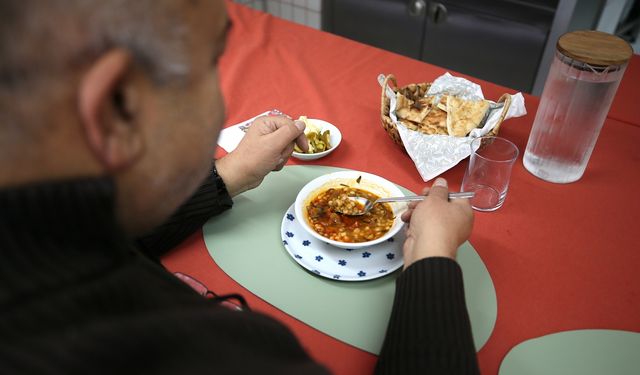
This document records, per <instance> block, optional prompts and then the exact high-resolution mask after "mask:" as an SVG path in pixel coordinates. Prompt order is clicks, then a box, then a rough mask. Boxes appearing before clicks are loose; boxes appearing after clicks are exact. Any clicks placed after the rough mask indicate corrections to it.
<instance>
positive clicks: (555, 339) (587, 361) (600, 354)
mask: <svg viewBox="0 0 640 375" xmlns="http://www.w3.org/2000/svg"><path fill="white" fill-rule="evenodd" d="M639 373H640V334H639V333H635V332H627V331H615V330H601V329H586V330H579V331H566V332H559V333H554V334H551V335H547V336H542V337H538V338H535V339H533V340H528V341H525V342H523V343H521V344H519V345H518V346H516V347H515V348H513V349H511V351H509V353H508V354H507V356H506V357H505V359H504V360H503V361H502V364H501V365H500V375H566V374H580V375H602V374H607V375H635V374H639Z"/></svg>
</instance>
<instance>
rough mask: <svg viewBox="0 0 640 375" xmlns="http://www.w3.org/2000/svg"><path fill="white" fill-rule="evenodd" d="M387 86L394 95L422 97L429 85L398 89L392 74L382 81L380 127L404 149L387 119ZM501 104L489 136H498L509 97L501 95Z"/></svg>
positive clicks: (417, 129) (409, 125)
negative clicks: (495, 123) (496, 121)
mask: <svg viewBox="0 0 640 375" xmlns="http://www.w3.org/2000/svg"><path fill="white" fill-rule="evenodd" d="M391 83H393V85H391ZM387 85H389V87H390V88H391V89H392V90H393V92H394V93H397V92H400V93H401V94H403V95H405V96H407V97H423V96H424V95H425V93H426V92H427V91H428V90H429V87H431V84H430V83H427V82H425V83H412V84H409V85H406V86H403V87H400V88H398V83H397V82H396V77H395V76H394V75H393V74H389V75H387V76H386V77H385V78H384V81H383V84H382V95H381V99H380V117H381V119H382V127H383V128H384V130H385V131H386V132H387V134H389V137H391V139H392V140H393V141H394V142H395V143H396V144H398V145H400V146H402V147H403V148H404V145H403V144H402V139H401V138H400V133H398V129H397V127H396V124H395V123H394V122H393V120H391V117H389V105H390V100H389V98H388V97H387V95H385V90H386V87H387ZM502 102H504V107H502V112H501V113H500V117H499V119H498V124H497V125H496V127H495V128H493V129H492V130H491V132H490V133H489V135H497V134H498V131H499V130H500V125H501V124H502V121H504V118H505V116H506V115H507V112H508V111H509V106H510V105H511V95H509V94H503V95H502V96H501V97H500V99H498V101H497V103H502ZM403 124H405V125H407V128H409V129H410V130H415V131H422V129H421V128H419V127H417V126H414V125H411V124H406V123H403Z"/></svg>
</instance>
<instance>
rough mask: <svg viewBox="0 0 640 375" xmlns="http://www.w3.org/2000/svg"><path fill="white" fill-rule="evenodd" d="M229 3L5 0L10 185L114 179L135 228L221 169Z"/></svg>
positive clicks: (121, 208) (3, 61) (3, 110)
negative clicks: (221, 62) (221, 64)
mask: <svg viewBox="0 0 640 375" xmlns="http://www.w3.org/2000/svg"><path fill="white" fill-rule="evenodd" d="M227 28H228V19H227V16H226V11H225V7H224V1H223V0H21V1H0V188H2V186H7V185H16V184H26V183H34V182H38V181H46V180H51V179H72V178H74V177H79V176H109V177H111V178H112V179H113V180H114V181H115V182H116V185H117V187H118V215H119V217H120V219H121V220H122V223H123V225H125V226H126V227H127V229H130V230H131V231H134V232H135V231H140V230H144V229H145V228H148V227H149V226H151V225H154V224H158V222H159V220H162V219H163V218H165V217H166V216H167V215H168V214H170V213H171V211H172V210H173V209H175V208H176V207H177V205H178V204H180V203H181V202H182V201H183V200H184V199H185V198H186V197H188V195H189V194H191V193H192V192H193V191H194V189H195V188H196V187H197V186H198V184H199V183H200V182H201V181H202V179H203V178H204V176H205V175H206V174H207V171H208V170H209V168H210V165H211V153H212V150H213V149H214V147H215V141H216V137H217V134H218V131H219V129H220V127H221V125H222V122H223V119H224V105H223V102H222V96H221V93H220V89H219V83H218V74H217V61H218V57H219V56H220V55H221V54H222V51H223V49H224V44H225V43H224V42H225V39H226V34H227Z"/></svg>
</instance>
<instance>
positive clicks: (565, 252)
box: [162, 1, 640, 374]
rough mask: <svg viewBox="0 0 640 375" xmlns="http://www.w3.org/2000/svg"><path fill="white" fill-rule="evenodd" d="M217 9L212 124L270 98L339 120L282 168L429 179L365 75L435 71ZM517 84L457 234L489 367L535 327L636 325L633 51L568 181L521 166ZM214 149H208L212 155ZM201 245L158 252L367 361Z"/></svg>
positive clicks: (318, 353) (544, 331) (638, 170)
mask: <svg viewBox="0 0 640 375" xmlns="http://www.w3.org/2000/svg"><path fill="white" fill-rule="evenodd" d="M227 12H228V15H229V19H230V20H231V24H232V26H231V28H230V30H229V35H228V40H227V47H226V51H225V53H224V56H223V57H222V59H221V61H220V64H219V77H220V85H221V89H222V92H223V95H224V101H225V105H226V121H225V126H230V125H233V124H237V123H240V122H242V121H244V120H246V119H249V118H251V117H253V116H256V115H257V114H260V113H262V112H264V111H268V110H271V109H277V110H279V111H282V112H283V113H286V114H288V115H290V116H292V117H294V118H297V117H298V116H300V115H306V116H308V117H310V118H318V119H323V120H325V121H328V122H330V123H331V124H334V125H335V126H336V127H337V128H338V129H340V131H341V133H342V142H341V144H340V145H339V147H338V148H336V149H335V151H334V152H332V153H331V154H329V155H328V156H326V157H323V158H321V159H318V160H311V161H301V160H297V159H293V158H291V159H289V161H288V162H287V165H288V166H296V165H305V166H309V165H311V166H328V167H339V168H345V169H352V170H358V171H363V172H368V173H372V174H375V175H379V176H382V177H384V178H386V179H388V180H390V181H393V182H394V183H396V184H398V185H401V186H403V187H404V188H406V189H408V190H410V191H412V192H416V193H418V192H420V191H421V190H422V189H423V188H424V187H425V186H430V184H431V183H432V182H433V181H429V182H425V181H423V179H422V178H421V177H420V174H419V173H418V171H417V169H416V167H415V165H414V163H413V161H412V159H411V158H410V157H409V155H407V153H406V152H405V150H404V149H403V148H402V147H401V146H399V145H397V144H395V143H394V142H392V140H391V138H390V137H389V135H388V134H387V133H386V131H385V129H384V128H383V127H382V122H381V113H380V105H381V101H380V100H381V99H380V98H381V88H380V85H379V83H378V81H377V77H378V75H379V74H394V75H395V76H396V77H397V80H398V84H399V85H400V86H403V85H407V84H410V83H417V82H432V81H433V80H434V79H436V78H437V77H439V76H441V75H442V74H444V73H445V72H447V71H448V70H447V69H445V68H443V67H439V66H435V65H431V64H429V63H427V62H423V61H418V60H415V59H411V58H408V57H404V56H401V55H398V54H395V53H392V52H388V51H385V50H382V49H378V48H375V47H372V46H368V45H365V44H361V43H358V42H356V41H352V40H348V39H345V38H342V37H340V36H336V35H333V34H330V33H327V32H323V31H320V30H316V29H312V28H309V27H307V26H304V25H300V24H295V23H293V22H289V21H286V20H283V19H280V18H277V17H274V16H272V15H270V14H268V13H264V12H260V11H257V10H254V9H251V8H249V7H246V6H243V5H239V4H236V3H234V2H231V1H228V2H227ZM354 22H355V21H354ZM468 58H469V59H475V58H477V59H481V58H486V56H485V57H483V56H472V55H470V56H468ZM500 58H502V59H508V58H509V56H501V57H500ZM449 72H450V73H451V74H453V75H455V76H459V77H464V78H466V79H468V80H470V81H472V82H475V83H477V84H479V85H480V86H481V88H482V90H483V93H484V96H485V97H486V98H488V99H492V100H497V99H498V98H499V97H500V96H501V95H502V94H505V93H508V94H516V92H517V91H516V90H513V89H510V88H508V87H504V86H500V85H497V84H494V83H491V82H488V81H484V80H481V79H478V78H475V77H472V76H468V75H466V74H464V73H460V72H454V71H449ZM523 95H524V98H525V105H526V111H527V114H526V115H524V116H522V117H518V118H513V119H509V120H506V121H505V122H504V123H503V124H502V126H501V128H500V133H499V136H501V137H504V138H506V139H508V140H510V141H512V142H513V143H514V144H515V145H516V146H517V147H518V148H519V150H520V155H519V156H518V160H517V161H516V163H515V165H514V167H513V171H512V175H511V181H510V185H509V190H508V195H507V198H506V201H505V203H504V205H503V206H502V207H501V208H500V209H498V210H497V211H495V212H475V222H474V226H473V231H472V234H471V237H470V239H469V242H470V244H471V245H472V246H473V248H474V249H475V251H476V252H477V253H478V255H479V257H480V258H481V260H482V262H483V263H484V265H485V266H486V269H487V270H488V273H489V275H490V278H491V281H492V283H493V286H494V288H495V295H496V300H497V317H496V320H495V325H494V327H493V329H492V331H491V334H490V336H489V337H488V340H487V341H486V343H485V344H484V345H483V346H482V347H481V348H478V349H479V351H478V353H477V356H478V362H479V366H480V370H481V372H482V373H483V374H498V373H499V372H500V366H501V363H502V361H503V360H504V358H505V356H506V355H507V353H508V352H509V351H510V350H511V349H512V348H514V347H515V346H517V345H518V344H520V343H522V342H525V341H526V340H530V339H533V338H537V337H541V336H544V335H549V334H553V333H557V332H563V331H571V330H582V329H607V330H620V331H626V332H635V333H638V332H640V272H639V270H640V245H639V242H640V239H638V238H636V234H638V235H640V198H639V197H638V195H637V193H638V191H640V106H639V104H638V103H639V102H638V98H639V97H640V57H639V56H638V55H634V56H633V58H632V59H631V61H630V63H629V65H628V67H627V71H626V73H625V76H624V78H623V80H622V83H621V85H620V87H619V89H618V92H617V95H616V97H615V99H614V102H613V105H612V107H611V110H610V112H609V114H608V116H607V118H606V120H605V123H604V127H603V128H602V131H601V133H600V135H599V139H598V141H597V144H596V146H595V149H594V152H593V154H592V156H591V159H590V161H589V164H588V167H587V169H586V171H585V173H584V175H583V177H582V178H581V179H580V180H578V181H576V182H574V183H569V184H555V183H550V182H547V181H544V180H541V179H539V178H537V177H536V176H534V175H532V174H531V173H529V172H528V171H527V170H526V169H525V168H524V166H523V163H522V154H523V153H524V150H525V148H526V144H527V139H528V136H529V133H530V131H531V127H532V124H533V121H534V118H535V114H536V110H537V108H538V105H539V101H540V98H539V97H537V96H534V95H529V94H526V93H524V94H523ZM225 153H226V152H225V151H224V150H223V149H221V148H218V149H217V150H215V151H212V154H214V156H215V157H218V158H219V157H223V156H224V155H225ZM467 163H468V161H467V160H464V161H462V162H461V163H459V164H458V165H456V166H455V167H453V168H451V169H449V170H448V171H446V172H444V173H443V174H442V175H441V176H442V177H444V178H446V179H447V181H448V182H449V187H450V189H451V190H452V191H459V190H460V184H461V182H462V178H463V175H464V172H465V169H466V167H467ZM285 168H287V167H285ZM278 173H282V172H273V174H274V178H277V176H278ZM291 203H293V201H291ZM232 210H233V209H232ZM224 219H225V218H223V217H214V218H212V219H211V220H212V221H215V220H224ZM279 225H280V224H279V223H278V224H277V226H278V227H279ZM237 241H240V243H241V241H242V238H238V239H237ZM211 244H214V245H213V246H214V247H215V244H216V240H215V236H214V237H213V238H212V239H211V240H210V241H205V238H204V235H203V231H198V232H197V233H194V234H193V235H192V236H190V237H189V238H188V239H186V240H185V241H184V242H183V243H182V244H180V245H179V246H177V247H176V248H175V249H173V250H172V251H170V252H169V253H167V254H166V255H164V256H163V258H162V263H163V265H164V266H165V267H166V268H167V269H168V270H170V271H172V272H182V273H184V274H188V275H190V276H192V277H194V278H195V279H197V280H199V281H200V282H202V283H203V284H205V285H206V286H207V287H208V288H209V289H210V290H212V291H214V292H215V293H217V294H229V293H238V294H241V295H243V296H244V298H245V299H246V300H247V302H248V304H249V305H250V306H251V308H252V309H253V310H254V311H259V312H262V313H264V314H267V315H269V316H271V317H273V318H275V319H277V320H278V321H280V322H282V323H283V324H285V325H286V326H288V327H289V328H290V329H291V330H292V331H293V332H294V334H295V335H296V336H297V337H298V339H299V340H300V342H301V343H302V345H303V347H304V348H305V349H306V350H307V351H308V352H309V353H310V355H311V356H312V357H313V358H314V359H315V360H316V361H318V362H320V363H322V364H323V365H325V366H326V367H327V368H328V369H330V370H331V371H332V372H333V373H335V374H369V373H372V371H373V369H374V366H375V363H376V359H377V356H376V355H375V354H374V353H371V352H369V351H366V350H362V349H361V348H358V347H355V346H353V345H350V344H349V343H347V342H344V341H342V340H339V339H336V338H335V337H332V336H331V335H327V334H325V333H324V332H322V330H319V329H317V328H315V327H313V326H311V325H309V324H307V323H305V322H304V321H302V320H300V319H297V318H296V317H294V316H292V315H290V314H288V313H287V312H286V311H283V310H282V309H280V308H278V307H277V306H275V305H274V304H272V303H270V301H269V300H267V299H265V298H261V297H260V296H258V295H256V294H254V293H252V291H250V290H249V289H248V288H246V287H245V286H243V285H242V284H241V283H240V282H238V281H237V280H236V279H234V277H232V276H231V275H230V274H229V273H227V272H225V270H224V269H223V268H221V267H220V265H219V264H218V263H217V262H216V261H215V260H214V259H213V258H212V256H211V255H210V252H209V250H211V249H208V247H211V246H212V245H211ZM282 251H283V252H284V248H283V249H282ZM265 272H268V271H265ZM300 272H305V271H304V270H302V268H300ZM305 277H309V278H312V277H317V276H315V275H312V274H310V273H305ZM300 302H301V303H304V301H300ZM381 329H384V327H382V328H381ZM639 354H640V353H639Z"/></svg>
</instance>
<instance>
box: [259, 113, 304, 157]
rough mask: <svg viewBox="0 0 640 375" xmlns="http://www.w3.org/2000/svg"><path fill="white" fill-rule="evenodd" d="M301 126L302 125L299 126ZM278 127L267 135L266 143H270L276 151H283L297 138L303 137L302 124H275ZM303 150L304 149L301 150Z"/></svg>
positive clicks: (290, 122)
mask: <svg viewBox="0 0 640 375" xmlns="http://www.w3.org/2000/svg"><path fill="white" fill-rule="evenodd" d="M300 124H302V125H300ZM277 125H278V126H279V127H278V129H277V130H276V131H274V132H273V133H272V134H269V135H267V137H268V139H265V141H267V142H272V144H273V146H275V147H276V148H277V149H280V150H284V148H285V147H287V145H289V144H292V143H293V142H294V141H296V140H297V138H298V137H300V136H303V137H304V123H303V122H300V121H296V122H295V123H294V122H293V121H290V120H289V121H288V122H287V123H283V124H277ZM303 150H304V149H303Z"/></svg>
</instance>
